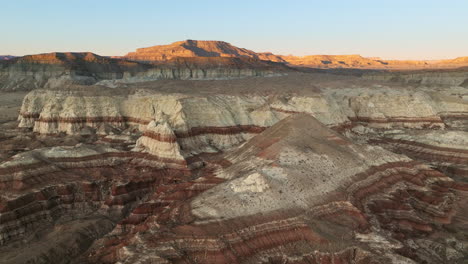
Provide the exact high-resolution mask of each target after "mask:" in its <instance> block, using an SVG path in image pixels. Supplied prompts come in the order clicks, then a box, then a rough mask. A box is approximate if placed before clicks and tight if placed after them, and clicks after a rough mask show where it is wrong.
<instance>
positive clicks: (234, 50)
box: [123, 40, 468, 70]
mask: <svg viewBox="0 0 468 264" xmlns="http://www.w3.org/2000/svg"><path fill="white" fill-rule="evenodd" d="M179 57H184V58H187V57H189V58H193V57H231V58H254V59H259V60H265V61H272V62H282V63H288V64H289V65H291V66H300V67H311V68H324V69H330V68H331V69H333V68H353V69H400V70H401V69H406V70H408V69H432V68H434V69H443V68H458V67H462V66H468V57H459V58H456V59H450V60H434V61H423V60H421V61H417V60H383V59H380V58H365V57H362V56H360V55H307V56H302V57H301V56H293V55H288V56H284V55H275V54H273V53H271V52H260V53H257V52H254V51H251V50H248V49H244V48H238V47H236V46H233V45H231V44H230V43H227V42H224V41H207V40H185V41H178V42H174V43H172V44H169V45H157V46H153V47H147V48H140V49H137V50H136V51H135V52H130V53H128V54H127V55H125V56H123V58H127V59H129V60H134V61H146V62H148V61H159V62H161V61H168V60H171V59H174V58H179Z"/></svg>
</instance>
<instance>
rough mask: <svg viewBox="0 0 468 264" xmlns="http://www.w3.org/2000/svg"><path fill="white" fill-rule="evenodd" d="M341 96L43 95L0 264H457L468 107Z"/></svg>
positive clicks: (319, 85)
mask: <svg viewBox="0 0 468 264" xmlns="http://www.w3.org/2000/svg"><path fill="white" fill-rule="evenodd" d="M337 78H338V77H335V76H332V77H331V76H330V75H321V74H299V73H294V74H290V75H288V76H278V77H270V78H250V79H242V80H241V79H238V80H230V81H226V80H225V81H174V80H170V81H157V82H147V83H138V84H131V83H115V84H114V85H115V86H112V87H113V88H110V87H106V86H69V87H62V88H61V89H49V90H41V89H38V90H35V91H32V92H30V93H29V94H28V95H26V97H25V98H24V101H23V105H22V107H21V111H20V115H19V117H18V121H19V126H20V128H21V129H18V130H16V133H18V134H21V133H24V135H28V136H29V137H31V140H33V139H41V140H44V138H49V139H50V140H52V139H54V138H56V139H57V142H55V143H54V144H55V145H57V144H60V142H65V139H64V138H68V140H69V141H70V142H71V143H73V142H75V141H74V140H77V139H79V140H81V141H85V140H86V143H87V144H71V143H69V145H71V146H67V147H65V146H56V147H45V148H37V149H34V147H32V148H33V149H32V150H29V149H26V148H24V149H23V150H21V151H18V152H19V153H18V154H16V155H13V156H7V157H6V158H5V159H4V161H2V162H1V163H0V190H1V191H0V241H1V242H0V243H1V246H0V262H2V263H27V262H33V263H48V262H51V260H54V261H55V260H57V261H56V262H59V263H117V262H119V263H146V262H151V263H174V262H181V263H184V262H192V263H272V262H273V263H277V262H279V263H282V262H292V263H363V264H364V263H448V262H451V263H462V261H463V260H464V259H466V258H467V257H468V256H467V255H466V252H467V250H466V243H467V241H466V236H465V235H464V234H466V233H467V231H468V230H467V229H466V227H467V220H466V219H467V218H466V212H467V210H468V207H467V204H468V186H467V184H466V180H465V179H464V177H465V176H464V174H463V173H464V172H465V169H466V168H465V163H466V162H465V161H466V158H467V157H465V156H466V155H465V154H466V153H465V152H466V140H465V137H466V135H465V134H466V133H465V132H464V131H463V130H466V125H465V124H466V122H465V121H466V120H468V103H467V101H466V89H465V88H463V87H449V86H438V87H423V86H418V87H412V86H406V85H402V84H399V85H391V84H388V83H383V82H376V81H369V80H367V81H363V80H362V79H360V78H356V77H350V76H347V77H340V78H338V79H337ZM286 84H288V85H287V86H286ZM9 133H10V134H11V133H13V132H9ZM10 134H9V135H10ZM10 136H11V135H10ZM350 138H351V139H350ZM72 139H73V140H72ZM2 140H3V137H1V138H0V141H2ZM2 142H4V141H2ZM75 143H78V142H75ZM54 144H50V145H53V146H55V145H54ZM64 230H66V232H67V235H66V236H63V235H61V234H63V233H64ZM65 241H70V242H65ZM66 243H70V244H71V246H70V248H67V250H64V248H66V247H63V245H64V244H66ZM26 246H27V247H29V248H31V249H32V250H31V253H30V254H19V251H20V250H23V249H24V248H25V247H26Z"/></svg>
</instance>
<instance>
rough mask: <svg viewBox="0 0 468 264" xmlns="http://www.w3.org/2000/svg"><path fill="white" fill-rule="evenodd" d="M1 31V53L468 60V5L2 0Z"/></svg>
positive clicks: (353, 0) (466, 1)
mask: <svg viewBox="0 0 468 264" xmlns="http://www.w3.org/2000/svg"><path fill="white" fill-rule="evenodd" d="M0 24H1V26H0V54H1V55H6V54H12V55H25V54H34V53H44V52H53V51H91V52H95V53H97V54H100V55H123V54H126V53H127V52H129V51H133V50H135V49H136V48H140V47H147V46H153V45H160V44H169V43H171V42H174V41H179V40H185V39H197V40H224V41H227V42H230V43H231V44H233V45H236V46H238V47H243V48H248V49H251V50H254V51H258V52H260V51H271V52H273V53H277V54H284V55H287V54H294V55H306V54H361V55H363V56H368V57H377V56H378V57H382V58H397V59H441V58H452V57H458V56H468V0H388V1H386V0H321V1H315V0H283V1H279V0H217V1H212V0H176V1H174V0H172V1H171V0H161V1H159V0H152V1H151V0H146V1H145V0H132V1H131V0H127V1H124V0H42V1H40V0H0Z"/></svg>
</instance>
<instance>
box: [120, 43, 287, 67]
mask: <svg viewBox="0 0 468 264" xmlns="http://www.w3.org/2000/svg"><path fill="white" fill-rule="evenodd" d="M179 57H231V58H233V57H235V58H253V59H260V60H268V61H274V62H284V60H282V59H281V58H280V57H278V56H275V55H273V54H272V53H256V52H253V51H251V50H248V49H244V48H238V47H235V46H233V45H231V44H230V43H227V42H224V41H214V40H213V41H210V40H191V39H189V40H185V41H178V42H174V43H172V44H169V45H158V46H153V47H148V48H140V49H137V50H136V51H135V52H130V53H128V54H127V55H125V56H124V58H127V59H130V60H136V61H167V60H171V59H174V58H179Z"/></svg>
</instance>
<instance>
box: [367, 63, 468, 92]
mask: <svg viewBox="0 0 468 264" xmlns="http://www.w3.org/2000/svg"><path fill="white" fill-rule="evenodd" d="M362 77H363V78H364V79H368V80H378V81H391V82H400V83H408V84H413V85H446V86H463V87H466V86H467V84H468V81H467V80H468V68H466V67H462V68H456V69H450V70H441V69H439V70H420V71H400V72H398V71H395V72H392V71H384V72H369V73H364V74H363V76H362Z"/></svg>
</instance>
